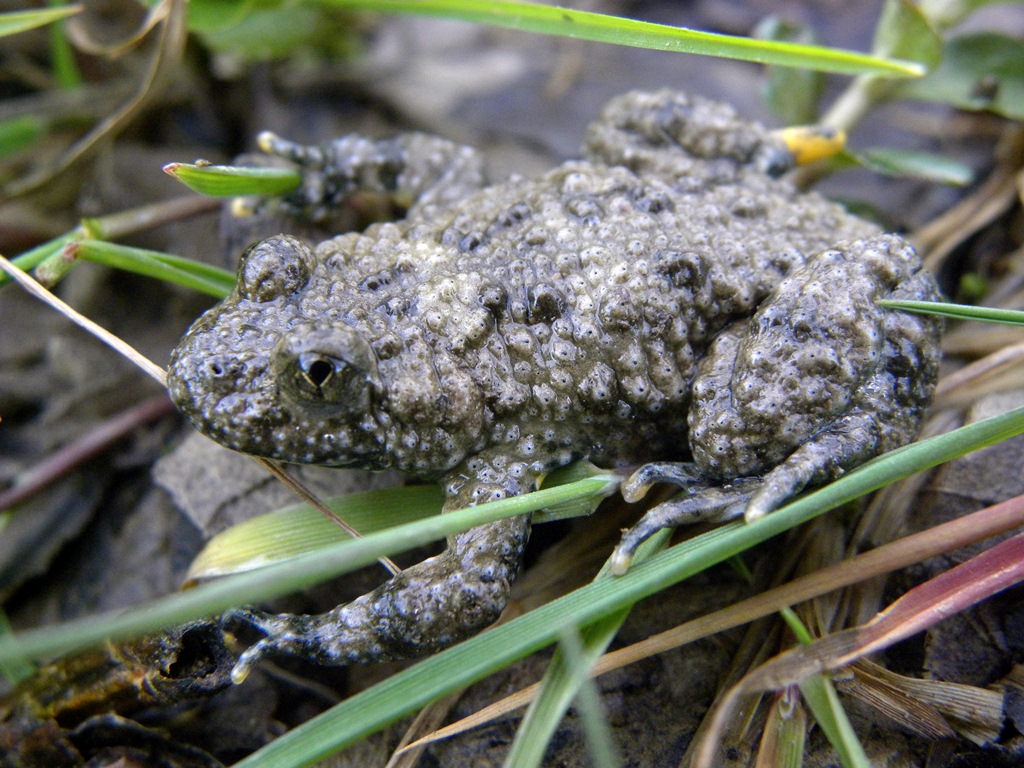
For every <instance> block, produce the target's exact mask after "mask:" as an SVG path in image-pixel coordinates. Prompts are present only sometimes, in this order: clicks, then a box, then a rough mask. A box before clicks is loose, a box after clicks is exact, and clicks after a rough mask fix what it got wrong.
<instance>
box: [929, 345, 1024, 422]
mask: <svg viewBox="0 0 1024 768" xmlns="http://www.w3.org/2000/svg"><path fill="white" fill-rule="evenodd" d="M1022 366H1024V343H1022V344H1013V345H1012V346H1009V347H1003V348H1002V349H1000V350H997V351H996V352H993V353H992V354H990V355H986V356H985V357H983V358H982V359H981V360H975V361H974V362H973V363H971V364H970V365H966V366H964V367H963V368H961V369H960V370H958V371H955V372H954V373H952V374H950V375H949V376H945V377H944V378H943V379H942V380H941V381H940V382H939V386H938V387H937V388H936V390H935V399H934V407H935V408H936V409H938V408H948V407H952V406H964V405H967V404H970V403H972V402H974V401H975V400H977V399H979V398H980V396H981V395H987V394H991V393H993V392H1002V391H1004V390H1008V389H1015V388H1017V387H1019V386H1020V380H1021V376H1020V374H1021V367H1022Z"/></svg>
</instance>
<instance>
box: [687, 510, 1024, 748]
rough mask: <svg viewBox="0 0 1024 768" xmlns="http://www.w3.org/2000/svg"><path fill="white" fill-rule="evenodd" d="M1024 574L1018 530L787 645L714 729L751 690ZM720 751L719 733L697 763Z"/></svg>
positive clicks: (881, 644) (803, 674)
mask: <svg viewBox="0 0 1024 768" xmlns="http://www.w3.org/2000/svg"><path fill="white" fill-rule="evenodd" d="M1012 501H1013V502H1015V503H1016V505H1017V506H1022V505H1021V502H1022V501H1024V498H1022V497H1017V498H1016V499H1013V500H1012ZM965 519H966V518H965ZM956 522H960V521H956ZM1022 580H1024V534H1017V535H1016V536H1013V537H1012V538H1009V539H1007V540H1006V541H1003V542H1001V543H999V544H996V545H995V546H993V547H992V548H991V549H989V550H987V551H986V552H983V553H982V554H980V555H978V556H977V557H974V558H972V559H971V560H968V561H967V562H965V563H962V564H961V565H958V566H956V567H955V568H952V569H950V570H949V571H946V572H945V573H943V574H940V575H939V576H937V577H935V578H934V579H931V580H930V581H927V582H925V583H924V584H921V585H920V586H918V587H915V588H914V589H912V590H910V591H909V592H907V593H906V594H905V595H903V597H901V598H900V599H898V600H897V601H896V602H894V603H893V604H892V605H890V606H889V608H888V609H886V610H884V611H882V612H881V613H879V614H878V616H876V617H875V618H874V619H873V620H872V621H870V622H868V623H867V624H865V625H863V626H861V627H857V628H855V629H849V630H845V631H843V632H837V633H836V634H833V635H829V636H827V637H824V638H822V639H820V640H817V641H816V642H814V643H812V644H810V645H804V646H800V647H798V648H795V649H793V650H790V651H787V652H786V653H784V654H781V655H780V656H777V657H776V658H775V659H773V660H772V661H769V662H768V663H766V664H764V665H763V666H761V667H760V668H759V669H757V670H755V671H753V672H751V673H750V674H749V675H747V676H746V677H745V678H744V679H743V681H741V683H740V684H738V685H736V686H735V687H733V689H732V690H731V691H730V692H729V693H728V694H727V695H726V697H725V698H724V699H723V700H722V703H721V705H720V706H719V707H718V709H717V710H716V711H715V713H714V714H713V716H712V723H713V727H712V728H711V729H709V733H710V734H717V733H720V732H721V730H722V728H723V727H724V725H725V722H726V720H727V718H728V716H729V713H730V711H731V710H732V709H733V707H735V706H736V704H737V702H738V700H739V699H740V697H742V696H744V695H746V694H750V693H756V692H761V691H768V690H776V689H779V688H782V687H784V686H787V685H792V684H795V683H797V682H799V681H801V680H804V679H806V678H808V677H810V676H811V675H815V674H820V673H822V672H828V671H831V670H835V669H838V668H840V667H843V666H846V665H847V664H850V663H851V662H853V661H856V660H857V659H859V658H861V657H863V656H866V655H868V654H871V653H875V652H877V651H880V650H882V649H884V648H887V647H889V646H890V645H892V644H894V643H897V642H899V641H900V640H903V639H905V638H907V637H909V636H910V635H913V634H915V633H917V632H920V631H922V630H924V629H927V628H928V627H931V626H934V625H935V624H937V623H938V622H940V621H942V620H943V619H945V618H948V617H949V616H950V615H951V614H953V613H956V612H959V611H962V610H965V609H966V608H968V607H970V606H972V605H975V604H976V603H978V602H980V601H981V600H984V599H986V598H988V597H991V596H992V595H994V594H996V593H997V592H1000V591H1002V590H1004V589H1007V588H1008V587H1011V586H1013V585H1015V584H1018V583H1020V582H1021V581H1022ZM716 751H717V739H716V738H714V737H709V738H706V739H705V740H704V741H703V743H702V744H701V746H700V749H699V750H698V757H697V760H696V761H695V765H696V766H712V765H714V764H715V760H716V756H715V753H716Z"/></svg>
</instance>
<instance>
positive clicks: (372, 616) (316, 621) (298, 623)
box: [225, 457, 536, 682]
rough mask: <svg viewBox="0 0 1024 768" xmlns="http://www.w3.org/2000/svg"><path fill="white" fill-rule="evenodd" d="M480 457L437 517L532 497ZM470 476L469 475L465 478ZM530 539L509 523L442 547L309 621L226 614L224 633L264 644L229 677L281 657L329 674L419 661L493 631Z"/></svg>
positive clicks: (456, 475) (515, 522)
mask: <svg viewBox="0 0 1024 768" xmlns="http://www.w3.org/2000/svg"><path fill="white" fill-rule="evenodd" d="M496 463H498V464H499V468H496V467H495V464H493V463H490V462H487V461H485V460H483V459H481V458H479V457H477V458H474V459H470V460H469V461H467V462H464V464H463V465H462V466H460V467H458V468H457V469H456V470H455V471H454V472H452V473H451V474H450V475H449V477H448V482H447V483H446V489H447V493H448V500H447V501H446V503H445V507H444V511H446V512H450V511H453V510H455V509H461V508H463V507H468V506H475V505H477V504H482V503H484V502H487V501H495V500H497V499H502V498H506V497H508V496H517V495H520V494H522V493H525V492H526V491H528V490H531V485H535V484H536V478H533V477H532V476H531V477H529V481H530V483H529V484H524V482H523V478H524V477H525V475H523V474H522V473H514V472H512V471H509V470H508V469H507V468H506V467H505V466H504V465H503V464H501V463H500V462H496ZM470 472H472V473H473V474H472V475H470V474H469V473H470ZM529 535H530V519H529V516H522V517H514V518H506V519H504V520H499V521H497V522H495V523H490V524H488V525H482V526H480V527H479V528H473V529H471V530H469V531H466V532H465V533H460V534H458V535H456V536H453V537H451V538H450V539H449V540H448V548H447V549H446V550H445V551H444V552H442V553H441V554H440V555H438V556H436V557H431V558H429V559H427V560H424V561H423V562H421V563H418V564H417V565H415V566H413V567H411V568H408V569H406V570H404V571H402V572H401V573H399V574H398V575H396V576H394V577H393V578H392V579H391V580H390V581H388V582H387V583H385V584H382V585H381V586H380V587H378V588H377V589H375V590H373V591H372V592H369V593H368V594H366V595H363V596H362V597H360V598H358V599H357V600H354V601H353V602H351V603H348V604H346V605H341V606H338V607H337V608H335V609H334V610H332V611H328V612H327V613H323V614H320V615H316V616H301V615H292V614H280V615H273V614H267V613H263V612H262V611H257V610H254V609H250V608H243V609H239V610H236V611H232V612H231V613H229V614H228V615H227V616H226V617H225V622H226V623H227V624H229V625H238V624H247V625H250V626H253V627H255V628H257V629H259V630H260V631H262V632H265V633H266V635H267V636H266V637H265V638H263V639H262V640H260V641H259V642H258V643H256V645H254V646H252V647H251V648H249V649H248V650H246V651H245V652H244V653H243V654H242V656H241V658H240V659H239V661H238V664H237V665H236V666H235V669H234V671H233V672H232V678H233V679H234V680H235V681H236V682H240V681H241V680H243V679H244V678H245V676H246V675H247V674H248V672H249V670H250V669H251V668H252V667H253V665H255V664H256V663H257V662H258V661H259V660H260V659H262V658H263V657H265V656H269V655H275V654H285V655H289V656H296V657H300V658H303V659H307V660H309V661H312V662H314V663H317V664H323V665H327V666H343V665H347V664H358V663H365V662H372V661H387V660H396V659H406V658H412V657H415V656H422V655H425V654H428V653H433V652H435V651H439V650H441V649H443V648H446V647H448V646H449V645H452V644H454V643H457V642H458V641H460V640H463V639H465V638H466V637H469V636H471V635H473V634H475V633H476V632H479V631H480V630H481V629H483V628H485V627H487V626H488V625H490V624H492V623H493V622H494V621H495V620H496V619H497V618H498V616H499V615H500V614H501V612H502V611H503V610H504V608H505V606H506V605H507V604H508V599H509V590H510V587H511V584H512V581H513V580H514V579H515V577H516V574H517V573H518V572H519V567H520V563H521V561H522V554H523V549H524V548H525V547H526V542H527V539H528V538H529Z"/></svg>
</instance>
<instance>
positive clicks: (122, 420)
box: [0, 395, 174, 512]
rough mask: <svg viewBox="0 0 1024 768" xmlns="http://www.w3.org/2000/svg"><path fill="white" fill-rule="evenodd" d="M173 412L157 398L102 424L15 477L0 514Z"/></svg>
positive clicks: (0, 496) (2, 496)
mask: <svg viewBox="0 0 1024 768" xmlns="http://www.w3.org/2000/svg"><path fill="white" fill-rule="evenodd" d="M173 410H174V408H173V406H172V405H171V401H170V400H168V399H167V395H157V396H156V397H152V398H150V399H149V400H146V401H145V402H143V403H140V404H138V405H135V406H133V407H131V408H128V409H127V410H125V411H123V412H122V413H120V414H118V415H117V416H115V417H113V418H111V419H108V420H106V421H104V422H103V423H102V424H100V426H98V427H97V428H96V429H94V430H92V431H90V432H88V433H87V434H85V435H83V436H82V437H81V438H79V439H78V440H75V441H74V442H71V443H69V444H68V445H65V446H63V447H62V448H60V449H59V450H57V451H56V452H54V453H53V454H52V455H50V456H48V457H46V458H45V459H43V460H42V461H41V462H39V464H37V465H35V466H34V467H32V468H31V469H30V470H28V471H27V472H25V473H24V474H23V475H21V476H19V477H18V478H17V479H16V480H15V482H14V484H13V485H12V486H11V487H10V488H6V489H4V490H3V491H0V512H2V511H5V510H8V509H10V508H11V507H14V506H15V505H17V504H21V503H22V502H24V501H26V500H27V499H30V498H32V497H33V496H35V495H36V494H37V493H39V492H40V491H43V490H45V489H47V488H49V487H51V486H52V485H53V483H54V482H55V481H56V480H57V479H59V478H61V477H64V476H65V475H66V474H68V473H69V472H71V471H72V470H74V469H75V468H77V467H79V466H81V465H82V464H83V463H85V462H86V461H89V460H90V459H92V458H95V457H96V456H98V455H100V454H101V453H103V452H104V451H105V450H107V449H108V448H110V447H111V446H112V445H114V444H116V443H118V442H119V441H121V440H123V439H124V438H125V437H126V436H127V435H129V434H130V433H132V432H134V431H135V430H136V429H138V428H139V427H140V426H141V425H143V424H147V423H149V422H150V421H155V420H157V419H159V418H161V417H163V416H166V415H168V414H170V413H171V412H172V411H173Z"/></svg>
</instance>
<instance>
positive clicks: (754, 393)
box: [616, 236, 940, 570]
mask: <svg viewBox="0 0 1024 768" xmlns="http://www.w3.org/2000/svg"><path fill="white" fill-rule="evenodd" d="M919 266H920V262H919V260H918V257H917V255H916V254H915V253H914V251H913V249H912V248H911V247H910V246H909V245H907V244H906V243H904V242H903V241H902V240H900V239H899V238H897V237H893V236H878V237H876V238H873V239H870V240H861V241H855V242H850V243H846V244H844V245H842V246H840V247H839V248H837V249H835V250H830V251H824V252H822V253H820V254H818V255H817V256H815V257H813V258H811V259H810V260H808V262H807V263H806V264H804V266H802V267H801V268H799V269H798V270H796V271H795V272H794V273H793V274H792V275H790V276H789V277H788V278H786V280H784V281H783V282H782V283H781V284H780V285H779V286H778V288H777V289H776V290H775V291H774V292H773V293H772V295H771V296H769V298H768V299H767V300H766V302H765V303H764V305H762V307H761V309H760V310H759V311H758V312H757V314H756V315H755V316H754V317H753V318H752V319H751V320H750V321H749V322H741V323H737V324H734V325H733V326H731V327H730V328H728V329H726V330H725V331H724V332H722V334H720V336H719V337H718V338H717V339H716V341H715V343H714V344H713V345H712V348H711V349H710V350H709V352H708V354H707V355H706V356H705V358H704V360H702V361H701V365H700V367H699V370H698V373H697V379H696V381H695V382H694V386H693V400H692V402H691V407H690V415H689V422H690V443H691V450H692V453H693V456H694V463H695V466H694V467H688V468H687V469H686V470H684V471H682V472H674V471H673V470H672V469H670V468H666V467H665V466H664V465H651V466H648V467H645V468H641V470H639V471H638V473H637V475H635V476H634V478H631V479H630V481H629V482H627V483H626V485H625V486H624V493H625V494H627V495H629V496H631V497H633V498H635V497H637V496H639V495H642V493H643V490H644V488H645V487H646V486H647V485H649V484H650V483H652V482H657V481H668V482H677V484H681V485H685V484H686V483H687V482H688V481H687V478H690V477H692V476H693V475H694V474H699V476H700V477H702V478H704V480H703V481H702V482H704V483H705V484H709V485H710V484H711V483H716V484H717V485H716V486H715V487H709V488H707V489H701V488H699V487H698V488H696V489H695V490H694V489H691V490H689V491H688V492H687V493H685V494H683V497H682V498H676V499H673V500H670V501H668V502H666V503H665V504H663V505H660V506H659V507H655V508H654V509H653V510H651V512H649V513H648V515H647V516H645V518H644V519H643V520H641V521H640V523H638V525H637V526H636V527H635V528H634V529H632V530H631V531H629V532H628V533H627V534H626V536H625V537H624V538H623V541H622V543H621V544H620V546H619V549H618V550H617V554H616V557H617V560H618V562H619V570H621V569H622V567H623V564H627V563H628V561H629V558H630V556H631V555H632V552H633V551H634V550H635V548H636V547H637V546H638V545H639V544H640V542H642V541H643V540H644V539H646V538H647V537H648V536H650V535H651V534H652V533H654V531H656V530H658V529H659V528H663V527H666V526H670V525H678V524H680V523H683V522H694V521H697V520H711V521H721V520H727V519H730V518H733V517H736V516H738V515H741V514H743V515H745V516H746V518H747V519H748V520H752V519H756V518H757V517H760V516H762V515H764V514H766V513H768V512H770V511H772V510H773V509H775V508H776V507H778V506H779V505H780V504H782V503H783V502H784V501H786V500H787V499H789V498H790V497H792V496H793V495H795V494H796V493H799V492H800V491H801V490H802V489H803V488H804V487H805V486H807V485H813V484H818V483H822V482H825V481H827V480H831V479H834V478H836V477H838V476H839V475H841V474H842V473H843V472H844V471H846V470H848V469H850V468H851V467H854V466H856V465H858V464H860V463H862V462H864V461H866V460H867V459H869V458H872V457H874V456H877V455H879V454H881V453H883V452H885V451H888V450H891V449H893V448H896V447H898V446H900V445H903V444H904V443H906V442H908V441H909V440H910V439H911V438H912V437H913V436H914V434H915V432H916V430H917V427H918V425H919V423H920V420H921V418H922V416H923V413H924V409H925V407H926V406H927V404H928V401H929V399H930V398H931V393H932V390H933V389H934V386H935V380H936V377H937V373H938V335H939V328H940V324H939V322H938V321H937V320H936V319H935V318H932V317H929V316H927V315H911V314H908V313H903V312H898V311H892V310H886V309H884V308H882V307H879V306H878V304H877V301H878V299H882V298H892V299H917V300H935V299H937V298H938V291H937V288H936V286H935V281H934V279H933V278H932V277H931V275H930V274H928V273H927V272H925V271H923V270H920V269H919ZM674 474H675V475H677V476H678V478H681V479H682V480H683V482H679V480H677V478H676V477H674V476H673V475H674ZM709 481H710V483H709Z"/></svg>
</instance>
